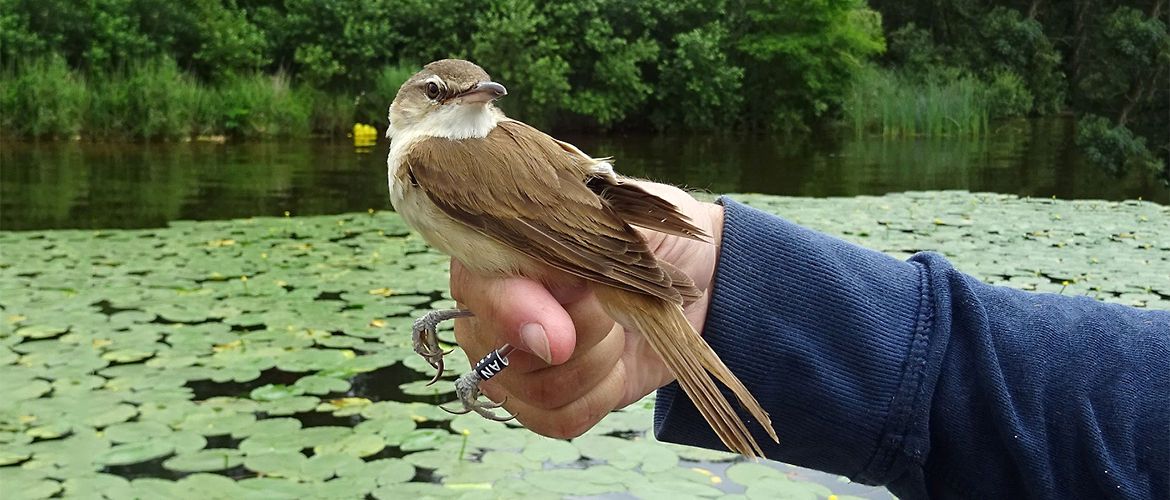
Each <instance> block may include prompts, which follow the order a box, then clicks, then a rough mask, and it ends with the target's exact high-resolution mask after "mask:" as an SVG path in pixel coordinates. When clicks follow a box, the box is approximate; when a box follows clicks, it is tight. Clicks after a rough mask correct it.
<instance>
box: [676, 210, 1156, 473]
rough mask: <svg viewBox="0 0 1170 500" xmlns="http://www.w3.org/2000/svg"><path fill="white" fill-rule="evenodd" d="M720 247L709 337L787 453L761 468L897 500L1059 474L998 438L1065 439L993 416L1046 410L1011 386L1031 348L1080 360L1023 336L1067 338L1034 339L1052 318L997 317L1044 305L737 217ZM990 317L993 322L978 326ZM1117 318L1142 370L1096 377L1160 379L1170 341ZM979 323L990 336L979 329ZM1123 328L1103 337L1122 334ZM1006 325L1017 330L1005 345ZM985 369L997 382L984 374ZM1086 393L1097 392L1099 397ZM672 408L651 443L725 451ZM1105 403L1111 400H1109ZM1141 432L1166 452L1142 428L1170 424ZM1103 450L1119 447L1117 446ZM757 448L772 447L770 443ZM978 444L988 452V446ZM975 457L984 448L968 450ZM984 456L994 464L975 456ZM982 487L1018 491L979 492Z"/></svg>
mask: <svg viewBox="0 0 1170 500" xmlns="http://www.w3.org/2000/svg"><path fill="white" fill-rule="evenodd" d="M723 238H724V239H723V243H722V248H721V256H720V262H719V266H718V269H717V271H716V277H715V285H714V287H713V290H712V293H713V298H712V302H711V306H710V309H709V311H708V315H707V323H706V327H705V328H704V332H703V334H704V337H705V338H706V339H707V341H708V342H709V343H711V345H712V347H713V348H714V349H715V350H716V351H717V352H718V353H719V354H720V356H721V357H722V358H723V359H724V361H725V362H726V363H727V364H728V366H730V367H731V368H732V370H733V371H735V372H736V374H737V375H738V376H739V378H740V379H741V380H743V381H744V383H745V384H747V385H748V387H749V389H751V390H752V392H753V394H755V395H756V397H757V398H758V399H759V400H760V402H761V404H763V405H764V407H765V408H766V409H768V411H769V412H770V414H771V417H772V420H773V422H774V424H775V426H776V429H777V431H779V433H780V444H779V445H772V446H771V447H768V448H766V452H767V453H768V456H769V457H770V458H773V459H776V460H782V461H785V462H789V463H794V464H798V465H803V466H807V467H813V468H817V469H821V470H826V471H831V472H835V473H839V474H843V475H846V476H849V477H851V478H853V479H854V480H857V481H862V482H866V483H871V484H886V485H889V486H890V487H891V489H892V490H895V491H896V492H897V493H899V494H902V495H905V496H920V495H922V494H924V493H925V492H926V491H927V488H928V484H930V485H934V486H940V487H941V486H943V485H945V484H948V483H949V484H950V485H951V486H952V487H962V486H961V485H959V484H956V483H955V482H954V477H950V476H949V475H948V476H944V475H943V474H942V473H943V472H946V471H950V472H953V473H954V474H956V475H958V476H957V477H964V476H963V475H965V477H967V478H968V479H967V480H968V481H977V482H979V483H981V485H982V486H992V487H998V488H1002V489H999V490H996V491H1001V492H1009V491H1019V490H1018V488H1017V487H1023V486H1022V485H1021V483H1020V481H1030V482H1036V481H1037V478H1035V477H1024V476H1021V474H1026V475H1035V474H1044V473H1046V472H1053V473H1056V472H1061V473H1063V472H1064V471H1058V470H1057V469H1059V467H1058V465H1059V464H1053V463H1052V461H1053V460H1060V459H1061V458H1060V457H1059V456H1052V457H1049V459H1047V461H1046V460H1044V459H1043V458H1042V457H1038V456H1036V455H1035V454H1032V455H1029V454H1027V453H1024V454H1023V455H1021V454H1020V453H1019V452H1018V450H1017V451H1013V449H1012V447H1013V441H1012V440H1013V439H1015V438H1011V437H1010V436H1007V437H1005V436H1003V435H999V434H1002V431H1003V429H1012V428H1015V429H1017V430H1019V429H1022V430H1024V431H1026V432H1025V433H1026V434H1027V435H1028V436H1029V439H1032V441H1029V443H1030V444H1027V445H1018V446H1023V447H1024V448H1025V449H1026V450H1034V449H1035V448H1034V444H1035V443H1034V442H1033V441H1035V440H1039V441H1041V442H1046V443H1047V442H1049V441H1059V440H1060V439H1062V438H1065V437H1067V436H1063V435H1052V434H1051V433H1049V432H1040V433H1039V434H1037V432H1039V431H1044V430H1046V429H1045V427H1046V426H1047V425H1048V423H1047V422H1048V421H1047V420H1045V419H1044V418H1039V419H1038V420H1037V419H1036V418H1035V417H1032V415H1033V414H1034V412H1031V411H1029V412H1028V416H1029V418H1028V419H1025V422H1024V423H1023V424H1021V425H1023V426H1024V427H1023V428H1021V427H1020V426H1019V425H1016V424H1014V423H1013V422H1016V421H1018V419H1019V415H1017V413H1019V411H1020V409H1018V408H1010V407H1009V408H1006V409H1005V408H1003V407H1002V406H998V407H997V406H996V405H995V404H992V403H994V401H996V400H995V398H996V394H1002V393H1005V391H1006V393H1007V394H1012V393H1013V392H1019V391H1024V392H1025V393H1026V394H1023V395H1017V396H1016V398H1015V401H1018V400H1019V399H1020V397H1022V396H1026V397H1024V400H1031V399H1039V400H1044V401H1048V400H1049V398H1050V397H1051V395H1052V394H1051V393H1052V390H1053V389H1052V388H1051V387H1047V386H1045V387H1041V388H1039V389H1037V388H1034V387H1033V388H1028V386H1027V384H1029V383H1030V382H1029V381H1034V380H1035V379H1034V378H1032V377H1031V375H1029V374H1021V373H1017V372H1014V371H1018V370H1034V369H1037V367H1036V366H1033V365H1034V363H1033V364H1029V363H1028V362H1027V361H1028V360H1029V359H1030V358H1029V354H1028V351H1027V349H1026V347H1027V346H1029V345H1033V344H1041V345H1044V346H1046V347H1045V348H1044V349H1041V352H1044V356H1048V357H1052V356H1056V357H1060V356H1063V355H1067V354H1071V352H1065V350H1066V349H1070V350H1071V349H1073V348H1074V347H1075V346H1067V345H1064V344H1060V343H1057V345H1055V346H1052V345H1051V344H1052V342H1051V339H1048V338H1044V337H1033V336H1030V332H1031V331H1032V330H1033V329H1035V328H1050V329H1052V330H1053V331H1063V330H1062V327H1061V323H1059V322H1056V321H1054V322H1048V323H1047V326H1046V327H1043V326H1041V325H1033V324H1031V323H1030V322H1032V321H1036V320H1043V319H1044V318H1045V316H1044V315H1043V314H1042V312H1041V313H1037V312H1033V314H1032V315H1031V316H1027V317H1024V316H1021V315H1019V314H1020V313H1022V312H1025V311H1017V312H1016V314H1017V315H1016V317H1014V318H1012V317H1007V316H1006V315H1005V314H1003V313H1002V312H1001V311H1004V310H1005V308H1006V306H1007V305H1010V304H1014V305H1017V307H1018V308H1020V309H1023V310H1030V309H1028V308H1030V307H1031V308H1034V307H1035V305H1034V304H1032V303H1030V302H1029V301H1028V300H1025V299H1026V298H1032V297H1039V296H1036V295H1030V294H1024V293H1021V292H1016V291H1012V290H1004V289H998V288H995V287H987V286H985V285H982V284H980V283H978V282H975V281H974V280H971V279H970V278H968V277H966V276H964V275H962V274H961V273H957V272H955V271H954V270H953V269H952V268H951V267H950V265H949V264H948V263H947V262H946V261H945V260H943V259H942V258H940V257H937V256H930V255H920V256H916V257H915V258H914V259H911V261H910V262H901V261H898V260H895V259H893V258H890V257H888V256H885V255H883V254H880V253H878V252H873V251H869V250H865V249H862V248H860V247H857V246H855V245H851V244H848V243H845V242H843V241H840V240H837V239H835V238H831V237H828V236H825V235H822V234H820V233H817V232H814V231H811V230H808V229H804V228H801V227H799V226H796V225H793V224H790V223H787V222H785V221H783V220H780V219H778V218H775V217H773V216H770V215H767V214H763V213H761V212H757V211H755V210H752V209H749V208H747V207H744V206H742V205H738V204H735V203H734V202H728V203H727V210H726V225H725V228H724V236H723ZM1058 299H1060V300H1058V302H1059V303H1060V304H1064V305H1062V306H1058V307H1068V308H1069V309H1070V310H1081V306H1083V304H1077V307H1071V306H1070V304H1071V301H1070V300H1068V299H1061V298H1058ZM987 301H991V302H987ZM989 306H990V307H993V308H995V309H994V311H995V314H988V313H987V312H986V311H987V310H988V309H987V308H988V307H989ZM1050 307H1051V306H1050ZM1089 309H1090V310H1091V312H1092V314H1091V315H1092V317H1093V318H1097V319H1098V320H1100V319H1101V318H1105V317H1108V316H1109V315H1108V314H1107V313H1108V312H1109V311H1114V309H1112V308H1109V307H1103V306H1099V305H1097V304H1090V305H1089ZM1117 311H1122V312H1124V314H1121V312H1118V313H1117V314H1119V315H1121V316H1124V317H1126V318H1130V317H1132V318H1134V319H1133V321H1136V322H1137V323H1138V324H1135V325H1134V328H1138V332H1137V333H1135V335H1145V336H1146V337H1143V338H1144V339H1148V340H1149V341H1148V342H1145V343H1144V344H1143V343H1139V344H1140V346H1142V347H1141V349H1137V348H1136V347H1135V349H1134V350H1138V351H1141V352H1139V353H1138V354H1132V355H1129V356H1128V357H1126V358H1125V359H1119V360H1117V362H1118V363H1120V364H1121V365H1119V366H1110V365H1105V363H1112V362H1113V360H1108V361H1102V363H1101V364H1102V367H1101V369H1102V370H1113V371H1119V370H1120V371H1124V370H1126V369H1127V368H1125V366H1124V365H1126V364H1138V365H1140V364H1142V363H1143V362H1144V363H1145V364H1144V366H1145V367H1147V370H1150V369H1152V368H1154V367H1157V366H1162V367H1164V365H1165V363H1164V362H1163V363H1161V364H1158V363H1154V362H1153V361H1154V359H1153V357H1154V356H1157V355H1159V349H1160V350H1161V352H1162V353H1164V352H1165V349H1166V335H1167V334H1166V333H1165V328H1166V327H1165V326H1162V329H1161V332H1162V333H1161V337H1159V336H1158V334H1159V333H1158V332H1159V330H1158V327H1157V326H1153V325H1150V326H1147V327H1145V329H1141V328H1139V327H1140V326H1141V325H1140V323H1141V321H1145V320H1146V319H1142V318H1146V316H1143V315H1142V314H1140V313H1136V312H1134V310H1132V309H1125V308H1120V309H1117ZM1167 316H1170V315H1166V314H1149V315H1148V320H1149V321H1158V320H1161V321H1163V322H1165V321H1166V320H1167ZM980 317H982V318H984V319H985V320H986V321H984V322H982V323H980V321H979V318H980ZM1072 320H1075V318H1073V319H1069V321H1072ZM1081 320H1084V318H1081ZM1117 320H1118V318H1111V319H1110V320H1109V321H1113V322H1114V323H1113V324H1116V321H1117ZM1069 324H1071V323H1065V324H1064V327H1063V328H1068V325H1069ZM1004 325H1007V327H1010V328H1009V329H1008V330H1004V328H1005V326H1004ZM1064 333H1065V334H1067V331H1064ZM1098 334H1100V335H1105V333H1104V332H1099V333H1098ZM1005 336H1006V337H1007V338H1012V339H1015V340H1014V342H1015V344H1013V345H1014V347H1013V348H1012V349H1010V350H1006V349H1004V348H1003V347H1005V346H1003V345H1001V344H1002V343H1003V342H1004V338H1005ZM956 337H957V338H956ZM1159 339H1160V340H1159ZM1142 349H1144V350H1142ZM1115 354H1119V353H1116V352H1114V351H1108V352H1105V353H1104V354H1103V356H1113V355H1115ZM1163 355H1164V354H1163ZM1002 356H1008V358H1007V359H1002ZM997 357H1000V358H997ZM973 359H974V360H977V361H972V360H973ZM987 359H992V360H996V361H998V362H1000V365H1001V366H998V367H997V366H995V365H994V364H988V363H986V362H984V361H979V360H987ZM1163 359H1164V358H1163ZM1040 368H1043V367H1040ZM1005 370H1008V371H1013V372H1011V373H1006V372H1005ZM1067 370H1069V367H1064V368H1063V369H1061V370H1059V371H1055V370H1053V369H1052V367H1049V370H1048V371H1046V372H1043V376H1045V377H1050V376H1053V375H1055V374H1057V373H1059V374H1061V375H1062V376H1067V375H1068V373H1066V371H1067ZM1073 371H1074V372H1076V371H1078V370H1075V369H1074V370H1073ZM1035 375H1041V374H1035ZM1146 375H1149V377H1147V378H1146V381H1147V383H1153V384H1155V387H1160V388H1161V392H1160V393H1157V394H1165V393H1166V384H1167V382H1166V376H1165V375H1164V374H1162V375H1161V376H1160V378H1159V376H1158V374H1149V373H1145V374H1142V376H1146ZM1013 384H1020V385H1013ZM1157 384H1160V386H1157ZM1119 389H1125V387H1122V388H1119ZM1080 390H1089V391H1090V392H1093V391H1095V393H1098V392H1101V390H1096V389H1093V387H1082V388H1081V389H1080ZM1142 390H1150V387H1148V386H1147V387H1143V388H1142ZM1105 392H1109V391H1107V390H1106V391H1105ZM1149 394H1150V393H1147V396H1146V397H1145V398H1144V399H1143V398H1141V397H1135V398H1134V399H1136V400H1139V401H1136V402H1133V401H1131V403H1133V404H1139V405H1146V406H1153V405H1156V404H1158V403H1159V401H1158V400H1157V397H1155V396H1149ZM679 395H680V394H679V393H678V389H677V386H673V385H672V386H668V387H666V388H663V389H662V390H660V391H659V398H658V400H659V406H658V410H657V416H656V417H657V418H656V420H657V422H656V423H657V430H658V433H659V437H660V438H662V439H664V440H668V441H675V442H684V443H688V444H695V445H699V446H706V447H711V448H718V447H719V444H718V440H717V439H716V438H715V437H714V435H713V434H711V432H710V431H709V430H708V429H706V428H705V427H704V426H702V425H701V422H702V420H701V419H700V418H699V417H698V415H697V413H696V412H695V410H694V408H693V407H692V406H691V405H690V403H689V402H688V401H687V400H686V398H685V397H678V396H679ZM1104 396H1106V400H1110V399H1109V398H1108V396H1112V394H1111V393H1107V394H1105V395H1104ZM1161 397H1162V402H1163V403H1164V396H1161ZM988 398H992V403H989V402H988ZM1162 406H1163V407H1164V406H1165V405H1164V404H1163V405H1162ZM1025 409H1028V410H1032V409H1033V408H1031V407H1028V408H1025ZM1053 410H1054V409H1053V408H1049V411H1053ZM1055 410H1058V409H1055ZM1070 411H1071V409H1070ZM1150 411H1152V410H1150ZM1134 418H1145V419H1147V420H1144V421H1145V422H1148V423H1149V424H1148V425H1146V426H1145V428H1142V429H1138V430H1137V431H1135V432H1138V433H1139V434H1140V435H1141V436H1143V437H1145V438H1149V439H1160V441H1158V442H1161V443H1165V442H1166V440H1167V439H1168V438H1167V433H1166V429H1165V426H1164V425H1163V426H1162V428H1161V429H1160V431H1159V429H1157V428H1154V429H1151V428H1149V427H1150V426H1154V427H1156V424H1157V423H1158V422H1162V423H1164V419H1163V420H1160V421H1154V422H1150V421H1149V420H1148V419H1149V418H1151V417H1150V416H1149V413H1148V412H1147V413H1146V414H1145V415H1137V414H1134ZM1008 424H1011V425H1008ZM1005 425H1007V427H1005ZM1012 425H1016V427H1012ZM1085 425H1094V423H1093V422H1089V421H1086V422H1083V423H1082V426H1085ZM987 426H991V427H992V428H994V429H996V431H995V433H996V435H991V436H986V435H983V434H985V433H987V432H991V431H988V430H987V428H986V427H987ZM1139 427H1140V426H1139ZM1159 432H1160V434H1159ZM1016 434H1019V433H1018V432H1016ZM1131 437H1132V436H1131ZM1005 439H1006V441H1005ZM1102 439H1107V440H1113V441H1123V440H1124V437H1119V436H1115V435H1105V436H1103V437H1102ZM759 440H760V442H761V443H764V442H768V443H770V440H767V439H764V438H763V437H759ZM964 440H966V441H964ZM981 440H982V441H981ZM986 440H995V441H994V442H991V443H983V441H986ZM981 443H982V444H992V445H993V446H976V445H979V444H981ZM1163 448H1165V447H1163ZM1064 451H1066V450H1063V449H1062V452H1064ZM980 453H982V454H986V455H987V456H974V455H973V454H980ZM1068 460H1069V461H1070V462H1071V461H1073V460H1074V458H1072V457H1068ZM1144 460H1146V462H1147V465H1152V466H1160V467H1161V469H1160V470H1161V471H1162V472H1161V474H1162V476H1161V479H1160V480H1161V481H1163V482H1164V481H1165V472H1164V471H1165V468H1166V467H1165V462H1166V458H1165V450H1164V449H1163V450H1161V455H1158V454H1157V453H1152V454H1147V455H1146V456H1145V458H1144ZM1159 460H1160V462H1159ZM1151 461H1152V462H1151ZM1022 462H1028V463H1029V464H1031V463H1033V462H1039V468H1032V467H1031V466H1029V467H1021V464H1022ZM1134 463H1136V459H1135V462H1134ZM979 464H982V465H979ZM1135 467H1136V466H1135ZM965 468H969V469H967V470H964V469H965ZM1134 470H1135V471H1136V469H1134ZM987 473H995V474H1016V475H1015V476H1012V477H1002V478H997V479H995V480H993V481H987V478H988V476H986V475H985V474H987ZM1049 475H1050V476H1051V474H1049ZM1139 475H1140V472H1135V473H1134V474H1133V475H1131V476H1132V481H1130V482H1131V483H1134V484H1136V483H1140V482H1141V481H1142V480H1141V478H1140V477H1137V476H1139ZM1146 477H1147V479H1148V481H1147V483H1146V486H1147V487H1154V486H1157V484H1158V483H1157V482H1156V481H1158V480H1159V479H1157V478H1150V477H1149V476H1146ZM981 478H982V479H981ZM1163 484H1164V483H1163ZM1067 487H1072V486H1071V485H1070V486H1067ZM1044 491H1045V490H1043V489H1042V490H1040V491H1038V492H1044ZM968 492H970V490H969V491H968Z"/></svg>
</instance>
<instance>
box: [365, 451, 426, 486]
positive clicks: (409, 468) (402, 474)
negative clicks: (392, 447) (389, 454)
mask: <svg viewBox="0 0 1170 500" xmlns="http://www.w3.org/2000/svg"><path fill="white" fill-rule="evenodd" d="M367 465H368V466H369V468H370V469H371V470H373V471H374V473H375V474H376V475H377V476H376V480H377V482H378V485H379V486H388V485H391V484H399V483H405V482H407V481H410V480H411V479H413V478H414V474H415V470H414V466H413V465H411V464H410V462H407V461H405V460H403V459H401V458H383V459H381V460H374V461H372V462H367Z"/></svg>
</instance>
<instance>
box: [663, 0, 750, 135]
mask: <svg viewBox="0 0 1170 500" xmlns="http://www.w3.org/2000/svg"><path fill="white" fill-rule="evenodd" d="M726 42H727V29H726V28H724V26H723V24H722V23H719V22H713V23H711V24H708V25H706V26H703V27H699V28H695V29H693V30H691V31H688V32H685V33H679V34H678V35H676V36H675V37H674V44H673V45H674V47H673V48H672V49H671V50H670V52H669V55H668V56H667V57H665V58H663V59H662V62H661V63H660V64H659V66H658V74H659V85H658V92H657V93H656V96H657V101H658V105H657V106H656V112H655V115H654V117H653V118H654V122H655V124H656V126H657V127H658V128H660V129H667V128H670V127H671V126H672V125H675V124H678V123H682V124H683V125H684V126H685V127H686V128H689V129H695V130H705V129H716V128H722V127H729V126H734V125H736V123H737V121H738V119H739V114H740V112H741V111H742V108H741V106H742V104H743V92H742V90H743V75H744V70H743V68H741V67H739V66H737V65H736V64H734V63H732V62H731V59H730V58H729V57H728V55H727V54H726V52H725V50H724V47H725V46H726Z"/></svg>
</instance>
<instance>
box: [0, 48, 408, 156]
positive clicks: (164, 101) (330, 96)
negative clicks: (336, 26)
mask: <svg viewBox="0 0 1170 500" xmlns="http://www.w3.org/2000/svg"><path fill="white" fill-rule="evenodd" d="M412 72H413V71H412V70H411V69H410V68H406V67H387V68H384V69H383V70H382V71H381V72H380V73H379V76H378V78H376V79H375V80H374V81H372V82H370V85H369V88H367V89H357V90H353V91H348V92H324V91H321V90H317V89H311V88H308V87H303V86H299V85H294V84H293V83H292V82H291V81H290V80H289V78H288V76H287V75H285V74H283V73H277V74H275V75H265V74H259V73H256V74H246V75H238V76H234V77H229V78H227V79H225V80H224V81H222V82H219V83H218V84H215V85H210V84H207V83H203V82H199V81H197V80H195V79H194V78H192V77H191V76H190V75H189V74H187V73H186V72H184V71H182V70H181V69H179V67H178V65H176V64H175V62H174V61H172V60H169V59H160V60H156V61H151V62H147V63H142V64H136V65H132V66H130V67H127V68H123V69H120V70H115V71H109V72H105V73H102V74H88V75H87V74H83V73H81V72H78V71H74V70H71V69H69V68H68V66H67V65H66V63H65V61H64V60H63V59H61V58H59V57H51V58H45V59H40V60H35V61H29V62H26V63H20V64H13V65H9V66H8V67H6V68H4V69H3V70H2V71H0V136H8V137H32V138H58V139H70V138H85V139H145V140H183V139H189V138H193V137H198V136H217V135H223V136H229V137H236V138H242V139H268V138H293V137H305V136H309V135H312V134H319V135H327V136H343V135H344V134H345V133H346V132H347V131H348V130H349V129H350V128H351V127H352V126H353V124H354V122H355V121H360V122H363V123H373V124H376V125H377V126H379V127H380V128H385V125H386V108H387V107H388V106H389V104H390V102H391V101H392V100H393V99H394V95H395V93H396V92H397V91H398V87H399V86H400V85H401V84H402V82H404V81H405V80H406V79H407V78H409V77H410V75H411V73H412Z"/></svg>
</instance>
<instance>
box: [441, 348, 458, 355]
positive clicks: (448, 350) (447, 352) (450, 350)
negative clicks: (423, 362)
mask: <svg viewBox="0 0 1170 500" xmlns="http://www.w3.org/2000/svg"><path fill="white" fill-rule="evenodd" d="M453 352H455V349H447V350H446V351H443V355H444V356H446V355H448V354H451V353H453Z"/></svg>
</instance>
